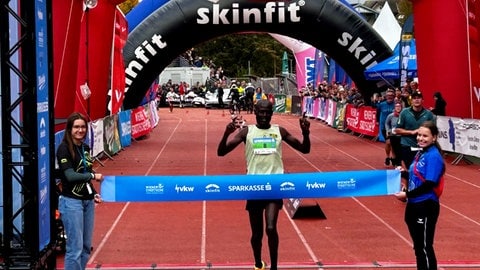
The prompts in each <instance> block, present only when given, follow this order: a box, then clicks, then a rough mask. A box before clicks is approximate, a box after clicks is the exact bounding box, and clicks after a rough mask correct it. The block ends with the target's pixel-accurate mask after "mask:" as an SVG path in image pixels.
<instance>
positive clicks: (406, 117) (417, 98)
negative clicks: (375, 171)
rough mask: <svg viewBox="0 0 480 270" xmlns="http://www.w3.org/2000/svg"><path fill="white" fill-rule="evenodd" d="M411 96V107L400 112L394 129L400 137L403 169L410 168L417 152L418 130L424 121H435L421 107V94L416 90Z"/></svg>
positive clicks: (431, 115) (430, 113)
mask: <svg viewBox="0 0 480 270" xmlns="http://www.w3.org/2000/svg"><path fill="white" fill-rule="evenodd" d="M411 96H412V106H410V107H408V108H406V109H404V110H402V112H401V113H400V115H399V117H398V123H397V127H396V128H395V133H397V134H398V135H401V136H402V137H401V139H400V144H401V146H402V150H401V159H402V167H403V168H405V169H407V168H409V167H410V165H411V164H412V162H413V159H414V158H415V155H416V154H417V151H418V144H417V134H418V128H419V127H420V125H422V124H423V122H425V121H434V120H435V116H434V115H433V113H432V112H431V111H429V110H427V109H425V108H424V107H423V95H422V92H420V91H418V90H417V91H415V92H413V93H412V95H411ZM403 181H405V179H404V180H403Z"/></svg>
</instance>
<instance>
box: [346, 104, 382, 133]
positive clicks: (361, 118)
mask: <svg viewBox="0 0 480 270" xmlns="http://www.w3.org/2000/svg"><path fill="white" fill-rule="evenodd" d="M376 114H377V110H375V109H374V108H372V107H367V106H362V107H360V108H357V107H355V106H353V105H351V104H348V105H347V109H346V111H345V122H346V123H347V128H348V129H349V130H351V131H353V132H356V133H360V134H363V135H367V136H372V137H376V136H377V135H378V125H377V124H376V122H377V121H376Z"/></svg>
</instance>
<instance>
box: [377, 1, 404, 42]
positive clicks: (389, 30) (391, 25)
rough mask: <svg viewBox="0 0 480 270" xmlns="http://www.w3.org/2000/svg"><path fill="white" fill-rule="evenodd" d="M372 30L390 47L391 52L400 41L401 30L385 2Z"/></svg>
mask: <svg viewBox="0 0 480 270" xmlns="http://www.w3.org/2000/svg"><path fill="white" fill-rule="evenodd" d="M373 29H375V30H376V31H377V32H378V33H379V34H380V36H381V37H382V38H383V39H384V40H385V42H387V44H388V46H390V48H391V49H392V50H393V49H394V48H395V45H397V43H398V42H399V41H400V35H401V33H402V28H401V27H400V25H399V24H398V22H397V19H396V18H395V16H394V15H393V12H392V10H391V9H390V6H389V5H388V2H385V4H384V5H383V8H382V10H381V11H380V14H379V15H378V17H377V20H376V21H375V22H374V23H373Z"/></svg>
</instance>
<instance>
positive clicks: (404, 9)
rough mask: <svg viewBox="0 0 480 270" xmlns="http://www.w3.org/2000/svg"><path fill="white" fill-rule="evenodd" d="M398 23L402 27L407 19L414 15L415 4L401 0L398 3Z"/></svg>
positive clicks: (407, 0) (408, 0)
mask: <svg viewBox="0 0 480 270" xmlns="http://www.w3.org/2000/svg"><path fill="white" fill-rule="evenodd" d="M397 9H398V14H399V15H400V16H399V18H398V23H399V24H400V25H401V26H402V25H403V24H404V23H405V21H406V20H407V18H408V17H409V16H410V15H412V13H413V4H412V2H411V1H410V0H399V1H398V3H397Z"/></svg>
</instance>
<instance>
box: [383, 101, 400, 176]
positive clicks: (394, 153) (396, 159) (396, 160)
mask: <svg viewBox="0 0 480 270" xmlns="http://www.w3.org/2000/svg"><path fill="white" fill-rule="evenodd" d="M402 109H403V105H402V103H401V102H399V101H396V102H395V108H394V109H393V112H392V113H390V114H389V115H388V116H387V119H385V130H386V132H387V138H388V140H389V141H390V145H391V155H390V161H391V162H392V165H393V166H395V167H397V166H401V165H402V162H401V161H400V156H401V150H402V147H401V145H400V136H399V135H398V134H396V132H395V128H396V127H397V122H398V116H399V115H400V112H401V111H402Z"/></svg>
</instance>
